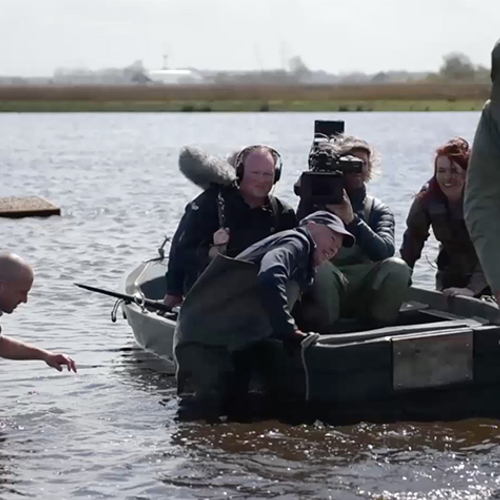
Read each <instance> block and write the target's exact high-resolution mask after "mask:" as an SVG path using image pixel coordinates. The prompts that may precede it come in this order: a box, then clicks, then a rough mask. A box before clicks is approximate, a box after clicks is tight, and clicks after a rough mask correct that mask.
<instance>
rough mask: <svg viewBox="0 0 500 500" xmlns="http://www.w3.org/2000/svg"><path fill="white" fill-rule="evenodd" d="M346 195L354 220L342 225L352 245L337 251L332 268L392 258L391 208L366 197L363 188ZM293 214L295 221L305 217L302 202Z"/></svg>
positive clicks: (371, 197) (305, 213) (392, 226)
mask: <svg viewBox="0 0 500 500" xmlns="http://www.w3.org/2000/svg"><path fill="white" fill-rule="evenodd" d="M348 194H349V199H350V200H351V205H352V209H353V212H354V220H353V221H352V222H351V223H350V224H347V225H346V229H347V230H348V231H349V232H350V233H351V234H352V235H353V236H354V237H355V238H356V245H355V246H354V247H353V248H352V249H346V248H341V250H340V251H339V253H338V254H337V256H336V257H335V258H334V259H333V260H332V262H333V263H334V264H336V265H349V264H356V263H361V262H363V261H364V262H366V261H367V260H368V261H372V262H379V261H382V260H385V259H387V258H389V257H393V256H394V252H395V249H396V246H395V245H396V244H395V239H394V227H395V222H394V215H393V213H392V211H391V209H390V208H389V207H388V206H387V205H386V204H385V203H383V202H382V201H380V200H378V199H377V198H374V197H373V196H369V195H367V193H366V187H362V188H359V189H356V190H354V191H351V192H349V193H348ZM297 212H298V218H299V220H300V219H302V218H303V217H305V216H306V215H308V214H307V212H306V211H305V210H304V205H303V204H302V203H301V204H299V208H298V209H297Z"/></svg>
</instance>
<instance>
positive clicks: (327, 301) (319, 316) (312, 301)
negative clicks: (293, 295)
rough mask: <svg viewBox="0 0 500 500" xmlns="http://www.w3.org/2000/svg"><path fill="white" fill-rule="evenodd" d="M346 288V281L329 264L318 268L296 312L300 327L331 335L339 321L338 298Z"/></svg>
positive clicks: (326, 263)
mask: <svg viewBox="0 0 500 500" xmlns="http://www.w3.org/2000/svg"><path fill="white" fill-rule="evenodd" d="M346 287H347V280H346V279H345V277H344V276H343V275H342V273H341V272H340V271H339V270H338V269H337V268H336V267H335V266H334V265H333V264H332V263H331V262H325V263H324V264H322V265H321V266H319V267H318V268H317V269H316V276H315V278H314V283H313V285H312V287H311V289H310V290H309V291H308V292H307V294H304V296H303V299H302V302H301V304H300V307H299V310H298V318H299V323H300V324H301V325H303V326H302V327H303V328H305V329H307V330H310V331H314V332H318V333H332V331H333V330H332V329H333V326H334V324H335V323H336V321H337V320H338V319H339V315H340V298H341V295H342V293H343V291H344V290H345V288H346Z"/></svg>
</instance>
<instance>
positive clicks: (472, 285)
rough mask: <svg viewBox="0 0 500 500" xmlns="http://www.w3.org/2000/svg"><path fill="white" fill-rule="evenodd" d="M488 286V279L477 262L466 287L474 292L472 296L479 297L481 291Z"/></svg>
mask: <svg viewBox="0 0 500 500" xmlns="http://www.w3.org/2000/svg"><path fill="white" fill-rule="evenodd" d="M487 287H488V280H487V279H486V276H485V275H484V272H483V268H482V267H481V264H480V263H479V262H478V263H477V265H476V267H475V268H474V271H473V272H472V276H471V278H470V281H469V284H468V285H467V288H468V289H469V290H472V291H473V292H474V296H476V297H479V296H480V295H481V292H482V291H483V290H485V289H486V288H487Z"/></svg>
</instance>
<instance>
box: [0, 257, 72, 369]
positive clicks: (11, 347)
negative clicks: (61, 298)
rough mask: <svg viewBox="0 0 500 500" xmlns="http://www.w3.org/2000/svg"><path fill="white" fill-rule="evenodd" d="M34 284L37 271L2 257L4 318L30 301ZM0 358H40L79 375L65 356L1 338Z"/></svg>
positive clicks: (0, 286)
mask: <svg viewBox="0 0 500 500" xmlns="http://www.w3.org/2000/svg"><path fill="white" fill-rule="evenodd" d="M32 285H33V270H32V269H31V267H30V266H29V265H28V264H27V263H26V262H25V261H24V260H23V259H21V257H19V256H17V255H15V254H12V253H8V252H4V253H1V254H0V316H1V315H2V314H4V313H5V314H11V313H12V312H14V310H15V309H16V307H17V306H18V305H19V304H21V303H23V302H24V303H25V304H26V303H27V302H28V293H29V291H30V290H31V286H32ZM1 331H2V329H1V327H0V357H2V358H7V359H40V360H42V361H45V363H47V364H48V365H49V366H51V367H52V368H55V369H56V370H58V371H62V369H63V366H66V367H67V368H68V371H71V370H72V371H74V372H76V365H75V362H74V360H73V359H71V358H70V357H69V356H66V355H65V354H56V353H53V352H50V351H46V350H45V349H40V348H38V347H35V346H32V345H29V344H26V343H24V342H21V341H20V340H14V339H12V338H10V337H7V336H5V335H1Z"/></svg>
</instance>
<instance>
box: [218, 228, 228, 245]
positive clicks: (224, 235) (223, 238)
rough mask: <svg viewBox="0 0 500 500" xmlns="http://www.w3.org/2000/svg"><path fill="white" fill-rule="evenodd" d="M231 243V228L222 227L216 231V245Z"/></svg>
mask: <svg viewBox="0 0 500 500" xmlns="http://www.w3.org/2000/svg"><path fill="white" fill-rule="evenodd" d="M228 243H229V228H227V227H226V228H223V227H221V228H220V229H219V230H217V231H215V233H214V245H217V246H222V245H227V244H228Z"/></svg>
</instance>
